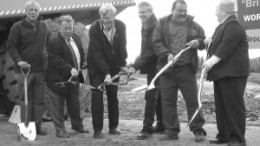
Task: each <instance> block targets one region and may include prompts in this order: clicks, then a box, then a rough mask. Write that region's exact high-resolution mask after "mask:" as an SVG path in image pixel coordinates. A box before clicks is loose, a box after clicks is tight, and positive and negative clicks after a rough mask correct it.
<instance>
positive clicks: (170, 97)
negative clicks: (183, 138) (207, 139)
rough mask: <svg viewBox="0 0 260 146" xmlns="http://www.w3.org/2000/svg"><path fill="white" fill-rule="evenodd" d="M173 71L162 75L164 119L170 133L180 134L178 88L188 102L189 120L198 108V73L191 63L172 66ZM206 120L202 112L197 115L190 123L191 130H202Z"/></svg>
mask: <svg viewBox="0 0 260 146" xmlns="http://www.w3.org/2000/svg"><path fill="white" fill-rule="evenodd" d="M170 70H171V73H167V74H163V75H162V76H161V77H160V87H161V96H162V107H163V108H162V109H163V121H164V124H165V128H166V132H167V133H170V134H178V133H179V132H180V124H179V119H178V113H177V99H178V90H179V89H180V91H181V93H182V95H183V98H184V99H185V102H186V107H187V113H188V120H190V119H191V118H192V116H193V114H194V113H195V111H196V109H197V108H198V102H197V80H196V76H195V75H196V73H195V72H194V71H193V69H192V67H191V65H185V66H174V67H171V68H170ZM204 123H205V120H204V117H203V114H202V112H201V111H200V112H199V114H198V115H197V116H196V117H195V119H194V120H193V122H192V123H191V124H190V125H189V128H190V131H192V132H195V131H197V130H201V131H202V132H204V134H206V131H205V130H204V129H203V128H202V126H203V125H204Z"/></svg>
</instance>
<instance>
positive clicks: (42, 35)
mask: <svg viewBox="0 0 260 146" xmlns="http://www.w3.org/2000/svg"><path fill="white" fill-rule="evenodd" d="M48 38H49V31H48V28H47V25H46V24H45V23H44V22H43V21H42V20H41V18H40V17H39V18H38V21H37V22H36V23H35V26H33V25H32V24H31V23H29V22H27V21H26V20H25V17H24V18H23V19H22V20H21V21H19V22H16V23H15V24H14V25H13V26H12V28H11V31H10V34H9V38H8V41H7V48H8V50H9V54H10V56H11V57H12V59H13V60H14V62H15V64H14V68H15V71H16V72H21V71H20V67H19V66H18V65H17V63H18V62H19V61H26V62H28V63H29V64H30V65H31V72H42V71H44V72H45V71H46V68H47V61H48V60H47V51H46V43H47V41H48Z"/></svg>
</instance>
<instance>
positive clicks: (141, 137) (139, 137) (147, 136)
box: [136, 131, 152, 140]
mask: <svg viewBox="0 0 260 146" xmlns="http://www.w3.org/2000/svg"><path fill="white" fill-rule="evenodd" d="M150 138H152V134H151V133H149V132H147V131H142V132H141V134H140V135H137V137H136V139H137V140H145V139H150Z"/></svg>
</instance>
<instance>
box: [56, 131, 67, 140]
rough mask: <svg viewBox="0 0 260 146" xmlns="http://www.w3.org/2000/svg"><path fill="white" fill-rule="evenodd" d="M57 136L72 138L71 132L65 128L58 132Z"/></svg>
mask: <svg viewBox="0 0 260 146" xmlns="http://www.w3.org/2000/svg"><path fill="white" fill-rule="evenodd" d="M56 136H57V137H59V138H70V135H69V133H68V132H66V131H65V130H62V131H59V132H57V134H56Z"/></svg>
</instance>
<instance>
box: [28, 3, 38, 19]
mask: <svg viewBox="0 0 260 146" xmlns="http://www.w3.org/2000/svg"><path fill="white" fill-rule="evenodd" d="M39 10H40V8H39V7H38V6H36V5H35V4H31V5H28V6H27V7H26V8H25V14H26V17H27V18H28V19H29V20H31V21H35V20H36V19H37V18H38V16H39Z"/></svg>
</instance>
